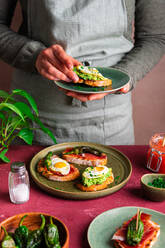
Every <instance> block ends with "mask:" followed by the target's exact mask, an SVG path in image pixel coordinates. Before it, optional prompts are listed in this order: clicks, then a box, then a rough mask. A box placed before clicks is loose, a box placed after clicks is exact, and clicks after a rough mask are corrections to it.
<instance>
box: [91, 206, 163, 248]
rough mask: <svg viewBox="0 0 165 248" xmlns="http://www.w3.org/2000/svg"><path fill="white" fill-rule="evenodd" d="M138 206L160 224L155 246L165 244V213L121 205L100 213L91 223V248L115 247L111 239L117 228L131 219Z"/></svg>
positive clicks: (157, 247) (160, 246)
mask: <svg viewBox="0 0 165 248" xmlns="http://www.w3.org/2000/svg"><path fill="white" fill-rule="evenodd" d="M137 208H139V209H140V210H141V211H142V212H145V213H147V214H151V215H152V218H151V219H152V220H153V221H155V222H156V223H158V224H159V225H160V235H159V237H158V239H157V242H156V243H155V244H154V246H153V248H162V247H164V244H165V235H164V233H165V224H164V223H165V214H163V213H160V212H157V211H154V210H152V209H148V208H142V207H121V208H114V209H111V210H108V211H106V212H104V213H102V214H100V215H98V216H97V217H96V218H95V219H94V220H93V221H92V222H91V224H90V225H89V228H88V242H89V245H90V247H91V248H100V247H101V248H114V246H113V242H112V241H111V239H112V236H113V234H114V233H115V231H116V229H117V228H118V227H120V226H121V225H122V224H123V222H124V221H127V220H129V219H130V218H131V217H132V216H133V215H135V214H136V213H137Z"/></svg>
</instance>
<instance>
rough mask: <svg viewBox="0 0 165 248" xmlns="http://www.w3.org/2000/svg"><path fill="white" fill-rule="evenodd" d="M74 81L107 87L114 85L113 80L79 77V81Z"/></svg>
mask: <svg viewBox="0 0 165 248" xmlns="http://www.w3.org/2000/svg"><path fill="white" fill-rule="evenodd" d="M74 83H80V84H82V83H84V84H86V85H89V86H92V87H106V86H110V85H112V80H111V79H107V80H83V79H82V78H79V80H78V81H77V82H74Z"/></svg>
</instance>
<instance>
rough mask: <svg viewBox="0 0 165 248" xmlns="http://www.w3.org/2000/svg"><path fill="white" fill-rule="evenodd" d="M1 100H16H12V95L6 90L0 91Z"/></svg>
mask: <svg viewBox="0 0 165 248" xmlns="http://www.w3.org/2000/svg"><path fill="white" fill-rule="evenodd" d="M0 98H4V99H6V98H9V99H11V100H14V98H12V97H11V95H10V94H9V93H7V92H6V91H4V90H0Z"/></svg>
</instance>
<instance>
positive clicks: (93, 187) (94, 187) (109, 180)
mask: <svg viewBox="0 0 165 248" xmlns="http://www.w3.org/2000/svg"><path fill="white" fill-rule="evenodd" d="M113 181H114V176H113V174H111V175H110V177H107V179H106V180H105V181H104V182H103V183H102V184H93V185H91V186H89V187H87V186H84V185H83V184H81V183H77V184H76V186H77V188H79V189H80V190H82V191H85V192H92V191H98V190H102V189H105V188H107V186H108V185H109V184H110V183H112V182H113Z"/></svg>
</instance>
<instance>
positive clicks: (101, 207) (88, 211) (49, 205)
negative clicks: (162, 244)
mask: <svg viewBox="0 0 165 248" xmlns="http://www.w3.org/2000/svg"><path fill="white" fill-rule="evenodd" d="M115 148H116V149H118V150H119V151H121V152H123V153H124V154H125V155H126V156H127V157H128V158H129V159H130V161H131V163H132V167H133V172H132V176H131V178H130V180H129V181H128V183H127V184H126V185H125V186H124V187H123V188H122V189H121V190H119V191H118V192H116V193H114V194H112V195H109V196H105V197H102V198H98V199H92V200H66V199H61V198H57V197H55V196H52V195H49V194H47V193H46V192H44V191H42V190H41V189H40V188H38V187H37V186H36V185H35V183H34V182H32V180H31V191H30V200H29V201H28V202H27V203H25V204H21V205H15V204H13V203H11V202H10V199H9V195H8V172H9V167H10V165H9V164H0V221H2V220H3V219H5V218H7V217H9V216H12V215H15V214H18V213H23V212H32V211H36V212H37V211H40V212H45V213H49V214H52V215H54V216H56V217H57V218H59V219H61V220H62V221H63V222H64V223H65V224H66V225H67V227H68V229H69V232H70V247H71V248H80V247H82V248H88V247H89V246H88V242H87V229H88V226H89V224H90V222H91V221H92V220H93V219H94V218H95V217H96V216H97V215H99V214H101V213H102V212H104V211H107V210H109V209H112V208H116V207H121V206H139V207H146V208H151V209H154V210H157V211H161V212H165V208H164V206H165V203H164V202H152V201H149V200H147V199H145V198H144V197H143V193H142V191H141V187H140V178H141V176H142V175H143V174H144V173H148V172H149V171H148V170H147V169H146V168H145V163H146V152H147V149H148V147H147V146H115ZM41 149H43V147H39V146H13V147H12V148H11V149H10V150H9V152H8V156H9V158H10V159H11V161H25V162H26V164H27V166H29V163H30V160H31V159H32V157H33V156H34V155H35V154H36V153H37V152H39V151H40V150H41Z"/></svg>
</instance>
